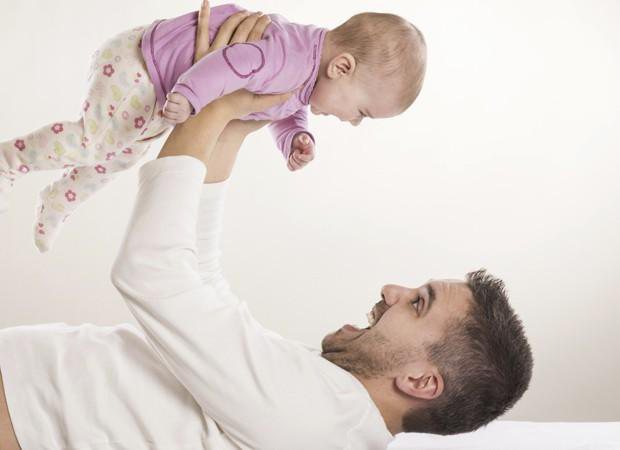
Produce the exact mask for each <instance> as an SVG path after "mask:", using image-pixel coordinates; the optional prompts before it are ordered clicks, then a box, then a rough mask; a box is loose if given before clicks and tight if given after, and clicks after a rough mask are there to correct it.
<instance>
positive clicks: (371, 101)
mask: <svg viewBox="0 0 620 450" xmlns="http://www.w3.org/2000/svg"><path fill="white" fill-rule="evenodd" d="M370 84H374V85H377V86H381V85H382V84H381V83H379V82H374V83H372V82H370V83H369V82H361V81H360V80H359V79H357V78H346V77H342V78H337V79H330V78H328V77H325V78H319V79H318V80H317V83H316V85H315V87H314V90H313V91H312V95H311V96H310V111H312V113H313V114H317V115H325V116H336V117H338V118H339V119H340V120H341V121H343V122H349V123H350V124H351V125H353V126H357V125H359V124H360V122H361V121H362V120H363V119H364V118H365V117H370V118H373V119H376V118H385V117H394V116H396V115H398V114H400V113H401V108H400V107H399V106H398V103H397V101H396V97H395V96H394V95H389V93H386V92H385V91H384V90H383V89H378V88H375V89H373V88H371V87H370V86H369V85H370Z"/></svg>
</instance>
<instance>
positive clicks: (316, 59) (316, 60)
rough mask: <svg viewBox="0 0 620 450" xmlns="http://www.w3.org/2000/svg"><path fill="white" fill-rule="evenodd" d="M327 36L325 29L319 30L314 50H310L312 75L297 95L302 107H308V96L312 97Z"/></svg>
mask: <svg viewBox="0 0 620 450" xmlns="http://www.w3.org/2000/svg"><path fill="white" fill-rule="evenodd" d="M326 34H327V29H326V28H320V29H319V36H318V39H317V40H316V42H315V44H314V48H313V49H312V73H311V74H310V76H309V77H308V79H307V80H306V81H305V82H304V84H303V88H302V89H301V90H300V91H299V94H297V97H298V98H299V101H300V102H301V103H302V104H303V105H308V104H309V103H310V95H312V91H313V90H314V86H315V85H316V80H317V78H318V75H319V68H320V66H321V54H322V52H323V42H324V40H325V35H326Z"/></svg>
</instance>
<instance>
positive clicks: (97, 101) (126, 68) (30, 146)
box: [0, 27, 169, 252]
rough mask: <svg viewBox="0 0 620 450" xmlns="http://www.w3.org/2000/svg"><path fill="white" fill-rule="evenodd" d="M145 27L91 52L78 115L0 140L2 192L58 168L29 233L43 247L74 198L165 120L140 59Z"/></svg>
mask: <svg viewBox="0 0 620 450" xmlns="http://www.w3.org/2000/svg"><path fill="white" fill-rule="evenodd" d="M143 32H144V27H138V28H134V29H133V30H130V31H127V32H124V33H121V34H119V35H117V36H115V37H113V38H112V39H110V40H108V41H107V42H106V43H105V44H104V45H103V46H102V47H101V48H100V49H99V50H97V51H96V52H95V54H94V55H93V60H92V65H91V70H90V75H89V78H88V79H89V88H88V95H87V98H86V100H85V102H84V105H83V107H82V113H81V118H80V119H79V120H77V121H73V122H56V123H52V124H50V125H47V126H45V127H43V128H40V129H38V130H36V131H34V132H32V133H30V134H28V135H26V136H23V137H20V138H16V139H12V140H10V141H7V142H2V143H0V197H1V196H2V195H6V194H7V192H8V191H9V190H10V189H11V188H12V187H13V185H14V182H15V180H17V179H18V178H20V177H22V176H23V175H25V174H27V173H28V172H30V171H33V170H51V169H64V173H63V175H62V178H60V179H59V180H57V181H55V182H53V183H52V184H50V185H49V186H47V187H46V188H45V189H43V190H42V191H41V193H40V196H39V197H40V198H39V204H38V205H37V209H36V219H35V224H34V240H35V245H36V247H37V248H38V249H39V251H41V252H46V251H47V250H49V249H50V248H51V246H52V244H53V242H54V240H55V239H56V237H57V235H58V233H59V230H60V228H61V227H62V223H63V222H64V221H65V220H66V218H67V217H69V215H70V214H71V213H72V212H73V211H74V210H75V208H76V207H77V206H78V205H79V204H80V203H82V202H84V201H86V200H87V199H88V198H89V197H90V196H91V195H93V194H94V193H95V192H96V191H98V190H99V189H101V188H102V187H103V186H105V185H106V184H107V183H108V182H109V181H110V180H112V179H113V178H114V177H115V176H116V174H117V173H118V172H120V171H122V170H125V169H127V168H129V167H131V166H133V165H134V164H135V163H136V162H137V161H138V160H139V159H140V157H142V156H143V155H144V154H145V153H146V151H147V149H148V146H149V144H150V142H151V141H152V140H154V139H155V138H157V137H159V135H161V134H162V133H163V132H164V131H166V130H167V129H168V127H169V125H168V124H167V123H165V122H164V120H163V118H162V114H161V107H160V106H159V105H156V102H155V88H154V86H153V84H152V82H151V80H150V79H149V76H148V73H147V71H146V68H145V65H144V61H143V59H142V54H141V51H140V40H141V37H142V34H143Z"/></svg>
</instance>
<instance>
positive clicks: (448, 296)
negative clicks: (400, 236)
mask: <svg viewBox="0 0 620 450" xmlns="http://www.w3.org/2000/svg"><path fill="white" fill-rule="evenodd" d="M381 296H382V299H381V300H380V301H379V302H377V303H376V304H375V305H374V307H373V308H372V311H371V312H370V313H369V316H370V319H369V321H370V326H369V327H368V328H364V329H359V328H357V327H354V326H352V325H344V326H343V327H342V328H340V329H339V330H337V331H335V332H333V333H330V334H328V335H327V336H325V338H324V339H323V342H322V348H323V353H322V355H323V357H324V358H326V359H327V360H329V361H331V362H333V363H334V364H336V365H338V366H340V367H342V368H343V369H345V370H347V371H349V372H351V373H353V374H357V375H360V376H364V377H377V376H382V375H395V374H396V372H397V371H398V369H399V368H401V367H403V366H404V365H405V364H407V363H411V362H413V361H416V360H421V359H426V358H427V355H426V352H425V350H424V349H425V347H427V346H428V345H430V344H433V343H435V342H437V341H439V340H441V339H442V338H443V336H444V333H445V332H446V331H447V327H448V326H449V325H450V324H451V323H453V321H455V320H458V319H460V318H463V317H465V315H466V314H467V311H468V308H469V305H470V302H471V291H470V290H469V288H468V287H467V284H466V283H465V282H463V281H460V280H432V281H429V282H428V283H426V284H425V285H423V286H420V287H418V288H407V287H404V286H396V285H386V286H384V287H383V288H382V289H381Z"/></svg>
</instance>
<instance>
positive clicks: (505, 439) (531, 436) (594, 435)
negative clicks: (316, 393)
mask: <svg viewBox="0 0 620 450" xmlns="http://www.w3.org/2000/svg"><path fill="white" fill-rule="evenodd" d="M388 449H389V450H404V449H407V450H440V449H441V450H456V449H458V450H470V449H471V450H474V449H476V450H620V422H594V423H589V422H576V423H568V422H513V421H503V420H497V421H495V422H491V423H490V424H489V425H487V426H486V427H483V428H481V429H479V430H476V431H474V432H473V433H464V434H457V435H454V436H437V435H432V434H421V433H401V434H398V435H397V436H396V439H394V441H392V443H391V444H390V445H389V447H388Z"/></svg>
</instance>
